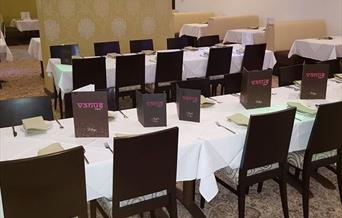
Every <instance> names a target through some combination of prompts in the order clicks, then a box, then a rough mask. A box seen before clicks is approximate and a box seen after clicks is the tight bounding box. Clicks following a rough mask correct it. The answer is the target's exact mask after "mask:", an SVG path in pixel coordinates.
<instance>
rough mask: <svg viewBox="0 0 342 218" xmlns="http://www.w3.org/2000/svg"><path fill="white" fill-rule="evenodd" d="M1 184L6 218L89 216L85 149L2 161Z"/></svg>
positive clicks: (0, 163) (0, 168) (83, 217)
mask: <svg viewBox="0 0 342 218" xmlns="http://www.w3.org/2000/svg"><path fill="white" fill-rule="evenodd" d="M0 185H1V195H2V204H3V212H4V217H6V218H18V217H35V218H46V217H50V218H61V217H79V218H87V217H88V214H87V199H86V186H85V169H84V149H83V147H76V148H72V149H69V150H65V151H62V152H58V153H53V154H49V155H45V156H39V157H32V158H27V159H19V160H11V161H3V162H0ZM18 207H19V208H18Z"/></svg>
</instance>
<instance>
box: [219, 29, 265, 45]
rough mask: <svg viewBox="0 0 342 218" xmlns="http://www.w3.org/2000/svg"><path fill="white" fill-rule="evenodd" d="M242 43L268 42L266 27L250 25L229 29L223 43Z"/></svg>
mask: <svg viewBox="0 0 342 218" xmlns="http://www.w3.org/2000/svg"><path fill="white" fill-rule="evenodd" d="M227 42H230V43H240V44H243V45H254V44H262V43H266V31H265V27H250V28H244V29H234V30H228V31H227V32H226V34H225V37H224V39H223V43H227Z"/></svg>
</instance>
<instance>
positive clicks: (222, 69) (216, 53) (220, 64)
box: [206, 47, 233, 78]
mask: <svg viewBox="0 0 342 218" xmlns="http://www.w3.org/2000/svg"><path fill="white" fill-rule="evenodd" d="M232 53H233V47H225V48H210V50H209V59H208V66H207V74H206V77H207V78H209V77H210V76H217V75H225V74H228V73H229V72H230V65H231V62H232Z"/></svg>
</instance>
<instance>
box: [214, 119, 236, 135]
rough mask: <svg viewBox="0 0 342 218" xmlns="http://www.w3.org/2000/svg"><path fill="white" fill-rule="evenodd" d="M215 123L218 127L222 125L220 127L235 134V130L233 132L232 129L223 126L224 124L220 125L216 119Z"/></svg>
mask: <svg viewBox="0 0 342 218" xmlns="http://www.w3.org/2000/svg"><path fill="white" fill-rule="evenodd" d="M215 124H216V126H218V127H222V128H224V129H226V130H228V131H229V132H231V133H233V134H236V132H234V131H233V130H231V129H229V128H228V127H225V126H223V125H221V124H220V123H219V122H218V121H216V122H215Z"/></svg>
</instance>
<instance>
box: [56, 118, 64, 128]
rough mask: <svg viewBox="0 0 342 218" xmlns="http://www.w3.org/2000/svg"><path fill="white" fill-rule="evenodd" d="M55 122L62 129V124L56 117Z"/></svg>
mask: <svg viewBox="0 0 342 218" xmlns="http://www.w3.org/2000/svg"><path fill="white" fill-rule="evenodd" d="M56 122H57V123H58V125H59V128H60V129H64V126H62V124H61V123H60V122H59V120H57V119H56Z"/></svg>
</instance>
